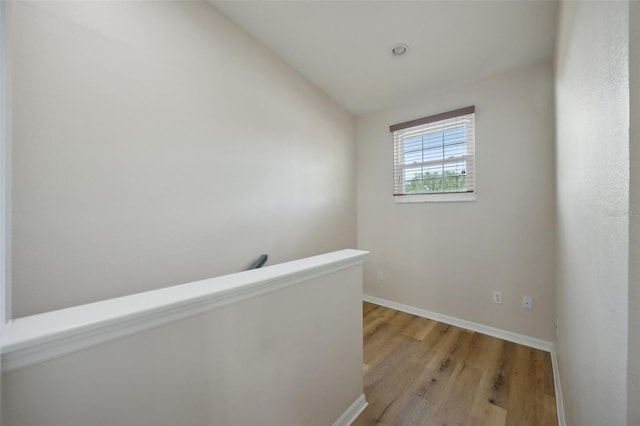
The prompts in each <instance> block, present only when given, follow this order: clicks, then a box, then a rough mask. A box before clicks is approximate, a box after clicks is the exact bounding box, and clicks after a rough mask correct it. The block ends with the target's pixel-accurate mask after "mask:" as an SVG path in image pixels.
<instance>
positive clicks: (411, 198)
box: [393, 192, 476, 204]
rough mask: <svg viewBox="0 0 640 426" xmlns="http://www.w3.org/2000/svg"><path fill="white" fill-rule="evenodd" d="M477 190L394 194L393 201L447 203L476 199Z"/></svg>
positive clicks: (403, 202) (401, 202)
mask: <svg viewBox="0 0 640 426" xmlns="http://www.w3.org/2000/svg"><path fill="white" fill-rule="evenodd" d="M475 200H476V193H475V192H460V193H457V194H456V193H448V194H420V195H394V196H393V201H395V202H396V203H399V204H405V203H432V202H435V203H447V202H453V203H455V202H465V201H475Z"/></svg>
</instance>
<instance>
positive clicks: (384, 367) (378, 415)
mask: <svg viewBox="0 0 640 426" xmlns="http://www.w3.org/2000/svg"><path fill="white" fill-rule="evenodd" d="M363 316H364V321H363V323H364V392H365V394H366V397H367V401H368V402H369V406H368V407H367V409H366V410H365V411H364V412H363V413H362V414H361V415H360V416H359V417H358V419H357V420H356V421H355V422H354V423H353V424H354V425H357V426H362V425H373V424H381V425H428V426H436V425H438V426H441V425H442V426H444V425H447V426H452V425H464V426H467V425H469V426H476V425H487V426H498V425H500V426H501V425H510V426H515V425H527V426H535V425H557V424H558V421H557V418H558V417H557V414H556V399H555V390H554V386H553V371H552V367H551V357H550V356H549V353H547V352H544V351H541V350H538V349H532V348H529V347H526V346H522V345H518V344H516V343H511V342H507V341H504V340H501V339H497V338H495V337H490V336H486V335H484V334H480V333H475V332H472V331H469V330H464V329H461V328H458V327H454V326H451V325H447V324H442V323H439V322H436V321H432V320H428V319H425V318H420V317H416V316H413V315H409V314H406V313H404V312H399V311H395V310H393V309H388V308H385V307H382V306H377V305H373V304H371V303H366V302H365V303H364V306H363Z"/></svg>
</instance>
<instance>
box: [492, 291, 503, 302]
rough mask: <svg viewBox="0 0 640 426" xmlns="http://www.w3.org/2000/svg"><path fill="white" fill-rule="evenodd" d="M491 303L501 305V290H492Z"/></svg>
mask: <svg viewBox="0 0 640 426" xmlns="http://www.w3.org/2000/svg"><path fill="white" fill-rule="evenodd" d="M493 303H498V304H500V305H502V292H501V291H494V292H493Z"/></svg>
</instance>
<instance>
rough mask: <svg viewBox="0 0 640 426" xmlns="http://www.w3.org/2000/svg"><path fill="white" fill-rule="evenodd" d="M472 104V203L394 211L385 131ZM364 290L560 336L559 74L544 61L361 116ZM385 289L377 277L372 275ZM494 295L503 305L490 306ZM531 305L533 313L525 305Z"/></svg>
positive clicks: (359, 147) (542, 335) (537, 333)
mask: <svg viewBox="0 0 640 426" xmlns="http://www.w3.org/2000/svg"><path fill="white" fill-rule="evenodd" d="M468 105H475V106H476V163H477V169H476V170H477V200H476V201H474V202H459V203H422V204H395V203H394V201H393V197H392V183H393V177H392V176H393V172H392V166H393V164H392V162H393V161H392V141H391V136H390V133H389V125H391V124H396V123H399V122H403V121H408V120H411V119H415V118H420V117H424V116H428V115H432V114H435V113H439V112H444V111H449V110H452V109H456V108H460V107H465V106H468ZM356 132H357V136H356V139H357V176H358V247H362V248H366V250H370V251H371V254H370V255H369V256H368V257H367V262H366V263H365V272H364V283H365V284H364V292H365V293H366V294H368V295H371V296H376V297H381V298H384V299H389V300H392V301H396V302H400V303H404V304H407V305H411V306H414V307H418V308H422V309H426V310H430V311H434V312H437V313H440V314H446V315H451V316H454V317H458V318H462V319H466V320H470V321H476V322H479V323H482V324H486V325H490V326H493V327H498V328H501V329H505V330H509V331H512V332H517V333H522V334H525V335H528V336H533V337H537V338H542V339H546V340H552V339H553V321H554V320H553V316H554V299H553V285H554V256H555V253H554V246H555V244H554V241H555V238H554V235H555V234H554V221H555V214H554V209H555V201H554V161H553V158H554V152H553V75H552V66H551V64H549V63H545V64H540V65H535V66H531V67H528V68H526V69H521V70H518V71H514V72H511V73H508V74H503V75H500V76H497V77H493V78H490V79H486V80H483V81H479V82H476V83H472V84H468V85H466V86H463V87H459V88H457V89H454V90H445V91H441V92H436V93H429V94H424V95H423V96H419V97H416V98H415V99H413V100H412V101H410V102H407V103H405V104H403V105H398V106H396V107H393V108H389V109H386V110H383V111H381V112H377V113H372V114H368V115H364V116H361V117H359V118H358V119H357V125H356ZM379 270H381V271H383V272H384V280H383V281H379V280H377V271H379ZM493 290H500V291H502V292H503V298H504V304H502V305H496V304H493V303H492V297H491V296H492V292H493ZM523 295H530V296H533V298H534V310H533V311H525V310H523V309H522V308H521V297H522V296H523Z"/></svg>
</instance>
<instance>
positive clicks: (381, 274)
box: [378, 271, 384, 281]
mask: <svg viewBox="0 0 640 426" xmlns="http://www.w3.org/2000/svg"><path fill="white" fill-rule="evenodd" d="M378 279H379V280H380V281H382V280H384V272H382V271H378Z"/></svg>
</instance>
